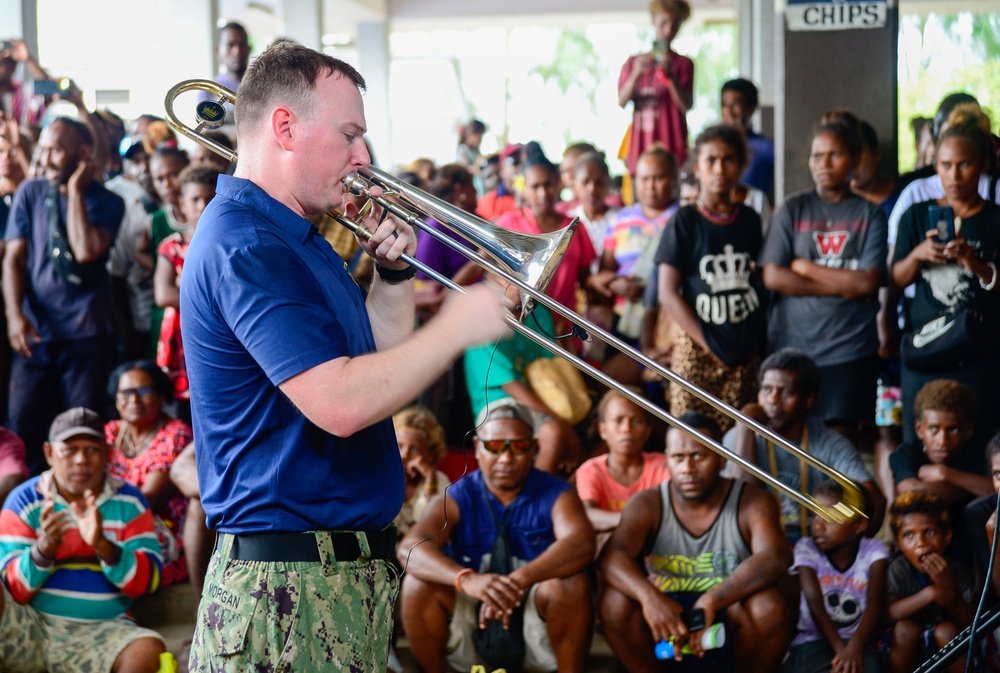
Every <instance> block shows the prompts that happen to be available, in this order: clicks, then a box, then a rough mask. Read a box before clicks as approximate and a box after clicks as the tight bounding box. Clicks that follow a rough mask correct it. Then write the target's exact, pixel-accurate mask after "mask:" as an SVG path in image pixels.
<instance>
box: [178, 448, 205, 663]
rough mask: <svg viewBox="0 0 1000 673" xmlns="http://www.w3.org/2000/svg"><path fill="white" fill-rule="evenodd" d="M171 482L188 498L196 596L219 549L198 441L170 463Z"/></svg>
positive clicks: (187, 549) (187, 538) (187, 553)
mask: <svg viewBox="0 0 1000 673" xmlns="http://www.w3.org/2000/svg"><path fill="white" fill-rule="evenodd" d="M170 481H172V482H173V483H174V486H176V487H177V490H178V491H180V493H181V495H183V496H184V497H185V498H187V514H186V516H185V517H184V532H183V534H182V535H181V539H183V540H184V558H185V560H186V562H187V569H188V577H189V578H190V580H191V585H192V586H193V587H194V594H195V596H201V590H202V587H203V586H204V584H205V573H206V572H207V571H208V560H209V559H210V558H211V556H212V549H214V548H215V531H214V530H211V529H209V527H208V523H207V521H206V520H205V508H204V507H203V506H202V504H201V491H200V490H199V488H198V465H197V464H196V462H195V457H194V442H192V443H190V444H188V445H187V446H185V447H184V448H183V449H182V450H181V452H180V454H178V456H177V458H175V459H174V464H173V465H171V466H170ZM185 661H186V660H185Z"/></svg>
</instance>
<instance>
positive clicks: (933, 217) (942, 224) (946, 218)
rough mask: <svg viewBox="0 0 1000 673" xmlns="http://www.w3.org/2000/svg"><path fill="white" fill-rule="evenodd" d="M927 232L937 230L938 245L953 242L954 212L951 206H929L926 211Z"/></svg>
mask: <svg viewBox="0 0 1000 673" xmlns="http://www.w3.org/2000/svg"><path fill="white" fill-rule="evenodd" d="M927 216H928V218H929V224H928V225H927V230H928V231H933V230H935V229H936V230H937V240H938V242H939V243H949V242H951V241H954V240H955V235H956V233H955V211H954V210H952V208H951V206H930V207H929V208H928V209H927Z"/></svg>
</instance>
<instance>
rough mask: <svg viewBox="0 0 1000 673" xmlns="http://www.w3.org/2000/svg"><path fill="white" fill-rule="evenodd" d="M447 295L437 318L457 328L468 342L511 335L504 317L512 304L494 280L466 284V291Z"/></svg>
mask: <svg viewBox="0 0 1000 673" xmlns="http://www.w3.org/2000/svg"><path fill="white" fill-rule="evenodd" d="M447 295H448V296H447V297H446V298H445V300H444V304H443V305H442V307H441V311H440V312H439V313H438V317H437V319H438V320H444V321H447V322H448V323H449V324H451V325H454V326H455V328H456V329H458V330H460V331H461V332H462V336H463V338H464V339H465V340H466V342H467V343H468V345H469V346H475V345H479V344H482V343H486V342H488V341H495V340H497V339H498V338H507V337H509V336H510V335H511V331H510V327H508V325H507V322H506V321H505V318H506V317H507V316H508V315H510V309H512V308H513V307H514V305H513V302H511V301H510V300H509V299H508V298H507V297H505V296H504V293H503V289H502V288H501V287H500V286H499V285H497V284H496V283H495V282H492V281H489V280H487V281H484V282H482V283H476V284H475V285H473V286H471V287H469V288H468V292H467V293H466V294H461V293H458V292H448V293H447Z"/></svg>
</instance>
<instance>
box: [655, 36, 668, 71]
mask: <svg viewBox="0 0 1000 673" xmlns="http://www.w3.org/2000/svg"><path fill="white" fill-rule="evenodd" d="M666 54H667V41H666V40H653V60H654V61H656V63H657V65H659V64H660V63H663V61H664V59H665V57H666Z"/></svg>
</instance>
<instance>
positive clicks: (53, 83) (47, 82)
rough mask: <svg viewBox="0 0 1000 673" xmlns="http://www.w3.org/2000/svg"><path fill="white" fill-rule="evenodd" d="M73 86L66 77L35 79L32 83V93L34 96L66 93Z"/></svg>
mask: <svg viewBox="0 0 1000 673" xmlns="http://www.w3.org/2000/svg"><path fill="white" fill-rule="evenodd" d="M72 86H73V82H72V81H71V80H70V79H69V78H67V77H63V78H62V79H36V80H35V81H34V83H33V87H32V93H34V94H35V95H36V96H53V95H55V94H57V93H66V92H67V91H69V90H70V87H72Z"/></svg>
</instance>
